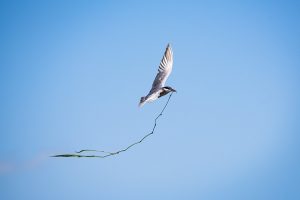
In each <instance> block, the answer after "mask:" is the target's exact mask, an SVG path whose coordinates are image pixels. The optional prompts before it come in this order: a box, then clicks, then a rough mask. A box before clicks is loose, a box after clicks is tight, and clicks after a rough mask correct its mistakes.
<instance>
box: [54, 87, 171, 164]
mask: <svg viewBox="0 0 300 200" xmlns="http://www.w3.org/2000/svg"><path fill="white" fill-rule="evenodd" d="M172 94H173V92H171V94H170V95H169V98H168V100H167V103H166V104H165V106H164V107H163V109H162V110H161V112H160V113H159V114H158V116H157V117H156V118H155V119H154V125H153V128H152V131H151V132H150V133H148V134H147V135H145V136H144V137H142V139H140V140H139V141H137V142H134V143H132V144H130V145H129V146H127V147H126V148H124V149H121V150H118V151H115V152H108V151H102V150H91V149H83V150H80V151H77V152H75V153H74V154H58V155H54V156H51V157H67V158H69V157H77V158H106V157H109V156H114V155H117V154H119V153H122V152H125V151H127V150H128V149H130V148H131V147H133V146H135V145H137V144H139V143H141V142H143V141H144V140H145V139H146V138H147V137H149V136H150V135H152V134H154V131H155V128H156V125H157V120H158V118H160V116H162V115H163V112H164V111H165V109H166V108H167V106H168V104H169V101H170V99H171V97H172ZM85 152H96V153H103V155H83V154H82V153H85Z"/></svg>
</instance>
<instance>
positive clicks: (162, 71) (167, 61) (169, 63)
mask: <svg viewBox="0 0 300 200" xmlns="http://www.w3.org/2000/svg"><path fill="white" fill-rule="evenodd" d="M172 67H173V52H172V48H171V46H170V44H168V46H167V48H166V51H165V53H164V56H163V58H162V60H161V62H160V64H159V67H158V72H157V74H156V77H155V79H154V81H153V84H152V88H151V90H150V92H149V94H151V93H153V92H156V91H157V90H159V89H160V88H161V87H164V85H165V83H166V81H167V79H168V77H169V75H170V74H171V72H172Z"/></svg>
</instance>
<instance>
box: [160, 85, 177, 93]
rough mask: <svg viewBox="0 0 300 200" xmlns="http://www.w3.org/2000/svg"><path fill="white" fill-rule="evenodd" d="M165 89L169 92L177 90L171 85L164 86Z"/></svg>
mask: <svg viewBox="0 0 300 200" xmlns="http://www.w3.org/2000/svg"><path fill="white" fill-rule="evenodd" d="M163 90H164V91H166V92H167V93H169V92H177V91H176V90H175V89H173V88H171V87H170V86H166V87H163Z"/></svg>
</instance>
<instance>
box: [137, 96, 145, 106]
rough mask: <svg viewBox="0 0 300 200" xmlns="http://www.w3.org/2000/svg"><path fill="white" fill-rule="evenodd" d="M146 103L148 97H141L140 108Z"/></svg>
mask: <svg viewBox="0 0 300 200" xmlns="http://www.w3.org/2000/svg"><path fill="white" fill-rule="evenodd" d="M145 103H146V97H141V100H140V103H139V107H142V106H143V105H144V104H145Z"/></svg>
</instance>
